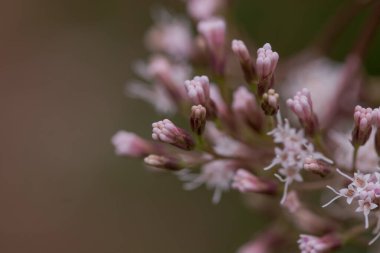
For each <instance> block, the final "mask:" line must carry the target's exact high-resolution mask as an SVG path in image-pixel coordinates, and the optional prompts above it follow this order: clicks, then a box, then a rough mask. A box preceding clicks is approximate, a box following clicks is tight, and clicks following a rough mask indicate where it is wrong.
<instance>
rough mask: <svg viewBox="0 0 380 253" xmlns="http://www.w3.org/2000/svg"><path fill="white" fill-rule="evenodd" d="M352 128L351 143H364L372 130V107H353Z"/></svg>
mask: <svg viewBox="0 0 380 253" xmlns="http://www.w3.org/2000/svg"><path fill="white" fill-rule="evenodd" d="M354 123H355V126H354V129H353V130H352V134H351V136H352V145H354V146H357V145H359V146H361V145H364V144H365V143H366V142H367V141H368V139H369V136H370V135H371V132H372V109H371V108H363V107H361V106H360V105H357V106H356V107H355V112H354Z"/></svg>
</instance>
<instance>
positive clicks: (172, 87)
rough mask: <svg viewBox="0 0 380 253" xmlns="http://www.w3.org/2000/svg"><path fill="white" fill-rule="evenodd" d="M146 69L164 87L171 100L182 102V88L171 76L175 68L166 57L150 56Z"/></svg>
mask: <svg viewBox="0 0 380 253" xmlns="http://www.w3.org/2000/svg"><path fill="white" fill-rule="evenodd" d="M147 70H148V71H147V72H148V73H149V75H151V76H152V77H153V78H154V79H155V80H156V81H157V82H158V83H159V84H161V85H162V86H163V87H164V88H165V90H166V91H167V92H168V94H169V95H170V97H171V98H172V99H173V101H176V103H177V104H181V103H182V102H183V100H184V99H185V97H184V90H183V88H182V87H181V86H180V85H178V84H177V80H175V79H174V78H173V71H175V70H174V69H173V66H172V64H171V63H170V62H169V60H168V59H167V58H165V57H163V56H155V57H152V58H151V60H150V62H149V65H148V69H147Z"/></svg>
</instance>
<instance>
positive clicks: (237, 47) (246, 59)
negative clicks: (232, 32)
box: [232, 40, 255, 83]
mask: <svg viewBox="0 0 380 253" xmlns="http://www.w3.org/2000/svg"><path fill="white" fill-rule="evenodd" d="M232 51H233V52H234V54H235V56H236V57H237V58H238V60H239V62H240V66H241V68H242V70H243V73H244V78H245V80H246V81H247V83H252V81H253V79H254V77H255V69H254V67H253V61H252V58H251V55H250V54H249V51H248V49H247V46H246V45H245V44H244V42H243V41H241V40H233V41H232Z"/></svg>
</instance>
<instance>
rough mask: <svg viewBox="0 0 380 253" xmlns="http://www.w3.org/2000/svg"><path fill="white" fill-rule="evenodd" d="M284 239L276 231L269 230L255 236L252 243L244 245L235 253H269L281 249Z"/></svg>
mask: <svg viewBox="0 0 380 253" xmlns="http://www.w3.org/2000/svg"><path fill="white" fill-rule="evenodd" d="M283 242H284V238H282V237H281V236H280V234H279V233H278V231H275V230H269V231H265V232H263V233H262V234H260V235H259V236H257V237H256V238H255V239H253V240H252V241H250V242H248V243H246V244H245V245H243V246H242V247H240V249H239V250H238V251H237V253H270V252H275V251H274V250H275V249H280V248H282V246H283V245H282V244H283Z"/></svg>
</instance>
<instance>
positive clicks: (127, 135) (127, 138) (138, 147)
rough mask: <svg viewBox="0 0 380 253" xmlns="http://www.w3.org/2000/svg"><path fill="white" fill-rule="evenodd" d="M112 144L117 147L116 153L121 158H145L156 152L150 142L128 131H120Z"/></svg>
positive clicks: (112, 140)
mask: <svg viewBox="0 0 380 253" xmlns="http://www.w3.org/2000/svg"><path fill="white" fill-rule="evenodd" d="M111 142H112V144H113V145H114V146H115V153H116V154H117V155H120V156H132V157H143V156H146V155H147V154H149V153H151V152H152V151H153V150H154V149H153V147H152V145H151V144H150V143H149V142H147V141H145V140H144V139H142V138H141V137H139V136H138V135H136V134H134V133H131V132H127V131H118V132H117V133H116V134H115V135H114V136H113V137H112V139H111Z"/></svg>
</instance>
